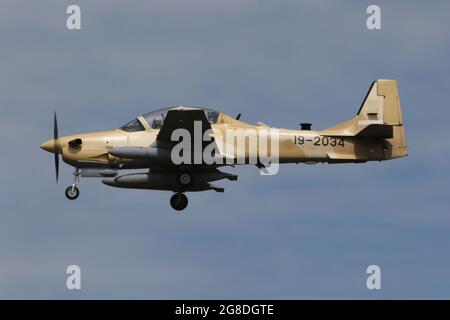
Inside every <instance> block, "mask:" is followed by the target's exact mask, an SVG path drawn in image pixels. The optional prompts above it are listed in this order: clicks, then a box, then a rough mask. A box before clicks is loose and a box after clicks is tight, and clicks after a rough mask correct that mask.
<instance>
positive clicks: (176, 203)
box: [170, 193, 189, 211]
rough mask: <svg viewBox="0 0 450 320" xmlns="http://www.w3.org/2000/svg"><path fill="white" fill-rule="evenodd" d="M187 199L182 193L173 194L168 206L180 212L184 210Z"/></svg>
mask: <svg viewBox="0 0 450 320" xmlns="http://www.w3.org/2000/svg"><path fill="white" fill-rule="evenodd" d="M188 202H189V201H188V198H187V197H186V195H185V194H184V193H175V194H174V195H173V196H172V197H171V198H170V205H171V207H172V208H173V209H174V210H177V211H181V210H184V209H185V208H186V207H187V205H188Z"/></svg>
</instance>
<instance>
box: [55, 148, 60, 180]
mask: <svg viewBox="0 0 450 320" xmlns="http://www.w3.org/2000/svg"><path fill="white" fill-rule="evenodd" d="M55 174H56V183H58V176H59V154H57V153H56V152H55Z"/></svg>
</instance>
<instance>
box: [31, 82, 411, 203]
mask: <svg viewBox="0 0 450 320" xmlns="http://www.w3.org/2000/svg"><path fill="white" fill-rule="evenodd" d="M240 116H241V115H240V114H239V115H238V116H237V117H231V116H228V115H226V114H225V113H222V112H218V111H215V110H212V109H208V108H204V107H186V106H176V107H172V108H165V109H160V110H157V111H154V112H149V113H146V114H143V115H142V116H139V117H137V118H136V119H134V120H132V121H130V122H128V123H126V124H125V125H123V126H122V127H120V128H118V129H113V130H109V131H103V132H94V133H84V134H76V135H70V136H63V137H59V134H58V122H57V117H56V112H55V113H54V119H53V127H54V129H53V139H50V140H47V141H45V142H44V143H43V144H42V145H41V146H40V147H41V148H42V149H44V150H46V151H48V152H51V153H54V163H55V173H56V181H57V182H58V175H59V155H61V156H62V159H63V161H64V162H65V163H67V164H69V165H70V166H73V167H74V168H75V171H74V173H73V174H74V180H73V183H72V185H70V186H69V187H67V189H66V191H65V195H66V197H67V198H68V199H70V200H75V199H77V198H78V196H79V194H80V191H79V188H78V185H79V182H80V177H95V178H101V179H102V182H103V183H104V184H105V185H108V186H112V187H117V188H133V189H153V190H167V191H172V192H174V194H173V195H172V196H171V198H170V205H171V206H172V208H173V209H175V210H177V211H180V210H183V209H185V208H186V207H187V205H188V198H187V197H186V195H185V193H186V192H194V191H206V190H214V191H217V192H223V191H224V188H222V187H219V186H216V185H214V184H212V183H211V182H213V181H217V180H222V179H227V180H230V181H235V180H237V178H238V177H237V175H234V174H230V173H226V172H223V171H220V170H219V168H220V167H223V166H234V165H238V164H250V161H249V159H250V158H252V157H254V158H255V157H256V163H253V164H255V165H256V166H257V167H259V168H260V169H261V170H263V171H264V170H265V169H267V168H268V167H270V165H273V164H284V163H297V164H298V163H305V164H315V163H328V164H332V163H364V162H367V161H384V160H391V159H396V158H400V157H405V156H407V155H408V149H407V143H406V136H405V132H404V128H403V120H402V112H401V108H400V100H399V96H398V86H397V81H396V80H384V79H379V80H376V81H374V82H373V83H372V85H371V86H370V88H369V91H368V93H367V95H366V97H365V99H364V100H363V103H362V104H361V107H360V108H359V110H358V112H357V114H356V116H354V117H353V118H351V119H350V120H348V121H345V122H343V123H340V124H337V125H335V126H333V127H330V128H327V129H325V130H321V131H314V130H311V124H310V123H301V124H300V128H299V129H293V130H291V129H277V128H271V127H269V126H267V125H266V124H264V123H260V122H258V123H257V124H256V125H252V124H248V123H245V122H243V121H240ZM196 124H200V126H198V125H196ZM198 128H200V130H201V131H200V133H201V136H202V138H204V137H205V135H206V136H209V138H210V139H209V141H210V144H213V145H214V148H213V150H214V151H213V152H212V153H211V156H212V157H213V159H216V160H217V159H219V160H224V161H216V162H213V163H211V162H208V163H206V161H204V160H203V159H201V161H200V162H189V161H184V162H181V163H180V162H176V161H174V158H173V150H174V148H175V147H176V143H178V142H179V141H180V140H181V138H179V139H178V141H174V139H173V136H174V134H175V133H176V132H177V129H183V130H185V131H186V132H188V133H190V134H192V135H193V136H195V133H196V131H197V133H199V132H198ZM238 129H247V130H250V129H251V130H253V132H256V135H257V136H258V137H260V136H261V135H262V132H263V131H264V130H265V131H264V132H265V134H266V135H267V132H269V134H268V135H269V138H270V139H272V140H271V141H275V142H272V144H273V145H275V144H276V145H277V146H278V149H277V150H276V151H277V157H276V158H275V157H273V158H271V159H270V162H267V161H265V162H263V161H262V158H258V157H259V156H260V153H259V152H260V149H261V148H262V144H258V143H257V144H256V147H255V145H252V146H251V145H250V143H249V142H248V141H246V142H245V143H244V144H241V145H240V146H239V145H237V144H236V141H235V140H232V141H231V142H230V141H228V142H227V141H226V139H225V140H224V139H223V138H224V136H225V131H226V130H235V131H236V130H238ZM272 129H273V130H276V131H267V130H272ZM240 132H242V131H240ZM272 132H276V135H275V134H274V133H272ZM224 141H225V142H224ZM258 141H259V140H258ZM188 142H192V144H191V143H189V144H186V145H187V146H188V148H189V146H190V148H191V149H188V150H187V151H186V150H183V151H182V152H181V153H180V154H181V155H184V154H183V153H184V152H186V155H187V156H188V157H187V158H184V159H192V158H193V157H194V155H193V154H194V153H195V152H197V153H198V151H200V152H202V151H204V150H205V148H206V143H205V141H204V140H202V141H201V143H200V144H197V145H196V147H195V148H196V149H195V150H194V147H193V146H192V145H195V143H196V142H195V141H193V140H191V141H188ZM219 142H220V143H219ZM229 149H231V151H233V152H230V151H228V150H229ZM189 152H190V153H191V154H189ZM238 152H240V153H239V154H240V155H241V156H240V158H239V157H238V156H237V154H238ZM180 154H179V155H180ZM241 158H242V159H241ZM252 159H253V158H252ZM225 160H226V161H225ZM238 160H243V161H238ZM131 169H145V171H144V172H133V173H128V174H124V175H119V171H120V170H131Z"/></svg>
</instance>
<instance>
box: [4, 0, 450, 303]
mask: <svg viewBox="0 0 450 320" xmlns="http://www.w3.org/2000/svg"><path fill="white" fill-rule="evenodd" d="M70 4H78V5H80V6H81V10H82V30H79V31H69V30H67V29H66V27H65V20H66V17H67V15H66V13H65V11H66V8H67V6H68V5H70ZM369 4H378V5H380V7H381V10H382V30H378V31H369V30H368V29H367V28H366V18H367V14H366V8H367V6H368V5H369ZM449 12H450V3H449V2H448V1H432V2H424V1H395V2H394V1H247V0H239V1H237V0H228V1H206V0H204V1H200V0H189V1H185V0H184V1H181V0H177V1H136V0H134V1H127V2H124V1H81V0H79V1H56V0H55V1H20V0H1V1H0V40H1V44H0V88H1V90H0V106H1V117H0V139H1V140H0V142H1V146H2V153H1V154H2V156H1V158H0V159H1V160H0V161H1V168H2V173H1V184H0V200H1V201H0V212H1V215H0V219H1V220H0V298H27V299H28V298H43V299H49V298H51V299H76V298H87V299H93V298H106V299H112V298H126V299H129V298H138V299H144V298H150V299H166V298H168V299H170V298H176V299H196V298H210V299H216V298H238V299H239V298H243V299H245V298H255V299H259V298H264V299H266V298H267V299H269V298H288V299H294V298H449V297H450V275H449V272H448V271H449V270H450V252H449V244H450V233H449V228H450V217H449V206H450V198H449V196H448V192H449V189H448V185H449V178H450V172H449V169H450V163H449V160H450V151H449V150H450V142H449V141H450V139H449V137H450V134H449V131H450V129H449V125H448V122H449V118H450V105H449V92H450V75H449V71H450V67H449V60H448V57H449V56H450V19H448V13H449ZM377 78H393V79H397V80H398V82H399V91H400V99H401V104H402V109H403V116H404V123H405V125H406V133H407V138H408V145H409V151H410V156H409V157H407V158H402V159H398V160H393V161H389V162H383V163H378V162H377V163H367V164H359V165H352V164H349V165H316V166H306V165H298V166H297V165H284V166H282V167H281V169H280V172H279V174H278V175H276V176H260V175H259V172H258V170H257V169H256V168H255V167H251V166H249V167H241V168H236V169H233V168H229V169H227V171H228V172H233V173H236V174H239V180H238V181H237V182H219V183H218V184H219V185H223V186H224V187H225V193H223V194H220V193H215V192H213V191H209V192H203V193H192V194H189V198H190V203H189V207H188V208H187V209H186V211H185V212H183V213H182V214H175V213H174V211H173V210H172V209H171V208H170V207H169V204H168V200H169V197H170V193H169V192H163V191H142V190H140V191H137V190H121V189H114V188H110V187H107V186H105V185H103V184H101V182H100V181H98V180H95V179H83V180H82V181H81V185H80V187H81V195H80V198H79V199H78V200H77V201H68V200H66V199H65V197H64V189H65V187H66V186H67V185H69V184H70V183H71V180H72V175H71V172H72V168H70V167H68V166H67V165H65V164H64V165H63V166H62V168H61V175H60V182H59V184H58V185H55V181H54V180H55V178H54V172H53V160H52V155H50V154H48V153H46V152H44V151H42V150H40V149H39V145H40V144H41V143H42V142H43V141H44V140H46V139H48V138H50V137H51V135H52V112H53V110H54V109H56V110H57V112H58V115H59V120H60V121H59V124H60V133H61V134H62V135H64V134H74V133H81V132H91V131H98V130H106V129H110V128H115V127H118V126H120V125H122V124H124V123H125V122H127V121H129V120H131V119H132V118H134V117H136V116H137V115H140V114H143V113H145V112H149V111H152V110H154V109H158V108H162V107H168V106H173V105H204V106H208V107H211V108H214V109H217V110H220V111H223V112H225V113H227V114H230V115H235V114H237V113H239V112H241V113H242V114H243V115H242V120H244V121H247V122H250V123H256V122H257V121H263V122H265V123H267V124H269V125H273V126H276V127H282V128H295V127H297V126H298V123H299V122H303V121H306V122H312V123H313V128H317V129H323V128H326V127H329V126H331V125H333V124H335V123H338V122H341V121H344V120H347V119H349V118H351V117H352V116H353V115H354V114H355V113H356V111H357V110H358V107H359V105H360V103H361V101H362V99H363V97H364V95H365V94H366V91H367V89H368V87H369V85H370V83H371V82H372V81H373V80H375V79H377ZM71 264H77V265H79V266H80V267H81V270H82V290H81V291H68V290H67V289H66V287H65V281H66V274H65V269H66V267H67V266H68V265H71ZM371 264H377V265H379V266H380V267H381V269H382V290H378V291H377V290H375V291H370V290H368V289H367V288H366V278H367V275H366V268H367V266H368V265H371Z"/></svg>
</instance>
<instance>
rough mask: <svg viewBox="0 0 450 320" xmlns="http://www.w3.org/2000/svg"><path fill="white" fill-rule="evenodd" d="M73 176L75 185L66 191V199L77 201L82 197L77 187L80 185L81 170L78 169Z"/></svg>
mask: <svg viewBox="0 0 450 320" xmlns="http://www.w3.org/2000/svg"><path fill="white" fill-rule="evenodd" d="M73 175H74V178H73V183H72V185H71V186H69V187H67V189H66V198H67V199H69V200H75V199H76V198H78V196H79V195H80V189H78V188H77V186H78V184H79V183H80V175H81V170H80V169H79V168H76V169H75V171H74V172H73Z"/></svg>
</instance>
